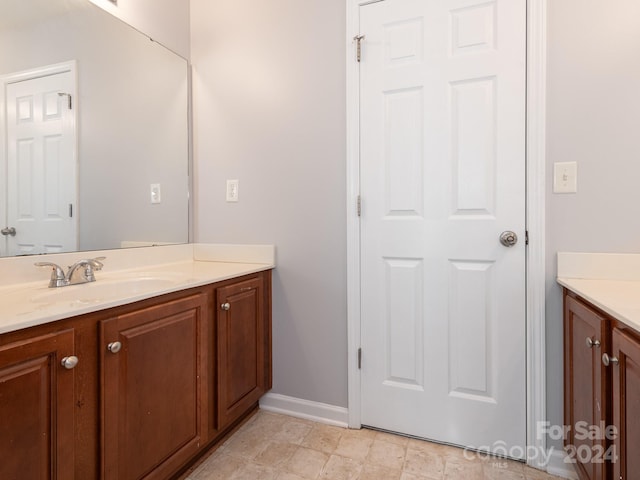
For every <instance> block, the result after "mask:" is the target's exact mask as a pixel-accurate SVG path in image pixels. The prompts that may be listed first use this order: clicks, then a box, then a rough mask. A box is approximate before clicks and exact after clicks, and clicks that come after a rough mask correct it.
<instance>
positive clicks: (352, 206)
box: [346, 0, 370, 428]
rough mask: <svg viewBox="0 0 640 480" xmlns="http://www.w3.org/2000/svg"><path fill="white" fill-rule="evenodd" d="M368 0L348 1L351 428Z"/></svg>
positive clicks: (355, 408) (356, 386) (356, 379)
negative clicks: (359, 54)
mask: <svg viewBox="0 0 640 480" xmlns="http://www.w3.org/2000/svg"><path fill="white" fill-rule="evenodd" d="M367 3H370V2H369V1H368V0H349V1H348V2H347V38H346V41H347V43H346V50H347V342H348V343H347V345H348V347H347V352H348V353H347V359H348V360H347V373H348V394H349V399H348V401H349V403H348V405H349V427H351V428H360V426H361V425H362V422H361V421H360V418H361V415H360V401H361V396H360V393H361V392H360V378H361V376H360V370H359V369H358V364H357V354H358V349H359V348H360V220H359V217H358V215H357V211H356V202H357V198H358V195H359V194H360V135H359V131H360V82H359V80H358V79H359V75H358V71H359V67H358V63H357V62H355V61H354V56H355V54H356V53H355V42H354V41H353V37H355V36H356V35H359V33H360V29H359V23H360V21H359V13H358V8H359V7H360V6H361V5H365V4H367Z"/></svg>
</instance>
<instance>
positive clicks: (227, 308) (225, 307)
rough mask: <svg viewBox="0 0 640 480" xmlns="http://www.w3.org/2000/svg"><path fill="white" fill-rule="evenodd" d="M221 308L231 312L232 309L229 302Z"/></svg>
mask: <svg viewBox="0 0 640 480" xmlns="http://www.w3.org/2000/svg"><path fill="white" fill-rule="evenodd" d="M220 308H221V309H222V310H230V309H231V304H230V303H229V302H225V303H223V304H222V305H220Z"/></svg>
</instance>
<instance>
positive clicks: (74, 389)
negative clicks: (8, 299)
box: [0, 271, 271, 480]
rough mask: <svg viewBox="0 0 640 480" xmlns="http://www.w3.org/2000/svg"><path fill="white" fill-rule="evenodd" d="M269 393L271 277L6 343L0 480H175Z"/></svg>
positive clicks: (12, 337) (2, 344)
mask: <svg viewBox="0 0 640 480" xmlns="http://www.w3.org/2000/svg"><path fill="white" fill-rule="evenodd" d="M225 303H228V304H229V308H228V309H226V306H225V308H222V305H223V304H225ZM70 356H77V358H78V359H79V363H78V364H77V366H76V367H75V368H72V369H68V368H65V367H64V366H63V365H62V359H63V358H65V357H70ZM67 365H68V366H70V364H67ZM270 388H271V272H270V271H264V272H258V273H254V274H249V275H245V276H242V277H239V278H235V279H229V280H225V281H222V282H218V283H213V284H210V285H205V286H202V287H196V288H192V289H189V290H184V291H180V292H174V293H169V294H167V295H162V296H159V297H154V298H150V299H146V300H142V301H140V302H136V303H132V304H128V305H123V306H120V307H115V308H112V309H108V310H103V311H99V312H95V313H90V314H86V315H82V316H78V317H73V318H68V319H65V320H60V321H57V322H52V323H49V324H45V325H40V326H36V327H32V328H29V329H25V330H19V331H15V332H10V333H5V334H1V335H0V479H1V480H14V479H15V480H23V479H29V480H31V479H34V480H48V479H50V480H73V479H75V480H97V479H104V480H108V479H117V480H129V479H145V480H152V479H153V480H159V479H162V480H167V479H171V478H179V475H180V474H181V472H184V471H185V469H186V468H188V466H189V465H190V464H191V463H193V462H194V461H195V460H196V459H197V458H198V457H199V456H200V455H202V454H204V453H205V452H206V451H207V450H208V449H210V448H211V447H213V446H215V445H216V443H217V442H219V441H221V439H222V438H223V437H224V436H225V435H226V434H227V433H228V432H229V431H231V430H232V429H233V428H235V426H236V425H237V424H238V423H239V422H241V421H242V420H243V419H244V418H245V417H246V416H247V415H249V414H250V413H251V412H252V411H253V410H254V409H255V408H256V407H257V406H258V400H259V398H260V396H261V395H262V394H263V393H264V392H265V391H266V390H268V389H270Z"/></svg>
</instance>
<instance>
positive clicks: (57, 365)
mask: <svg viewBox="0 0 640 480" xmlns="http://www.w3.org/2000/svg"><path fill="white" fill-rule="evenodd" d="M72 355H74V339H73V330H65V331H62V332H58V333H52V334H49V335H42V336H38V337H35V338H32V339H28V340H25V341H21V342H16V343H11V344H8V345H4V346H0V459H1V460H0V478H1V479H2V480H23V479H27V478H28V479H33V480H45V479H59V480H67V479H71V478H73V468H74V445H73V443H74V440H73V429H74V425H73V413H74V375H73V370H72V369H67V368H65V367H63V365H62V364H61V362H62V359H63V358H65V357H66V356H72ZM69 366H70V365H69Z"/></svg>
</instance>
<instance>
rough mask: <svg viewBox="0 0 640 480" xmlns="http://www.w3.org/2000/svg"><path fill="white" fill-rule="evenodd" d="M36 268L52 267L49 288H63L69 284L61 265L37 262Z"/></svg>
mask: <svg viewBox="0 0 640 480" xmlns="http://www.w3.org/2000/svg"><path fill="white" fill-rule="evenodd" d="M34 265H35V266H36V267H51V280H50V281H49V288H55V287H63V286H64V285H66V284H67V279H66V277H65V274H64V270H62V268H61V267H60V266H59V265H56V264H55V263H51V262H36V263H34Z"/></svg>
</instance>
